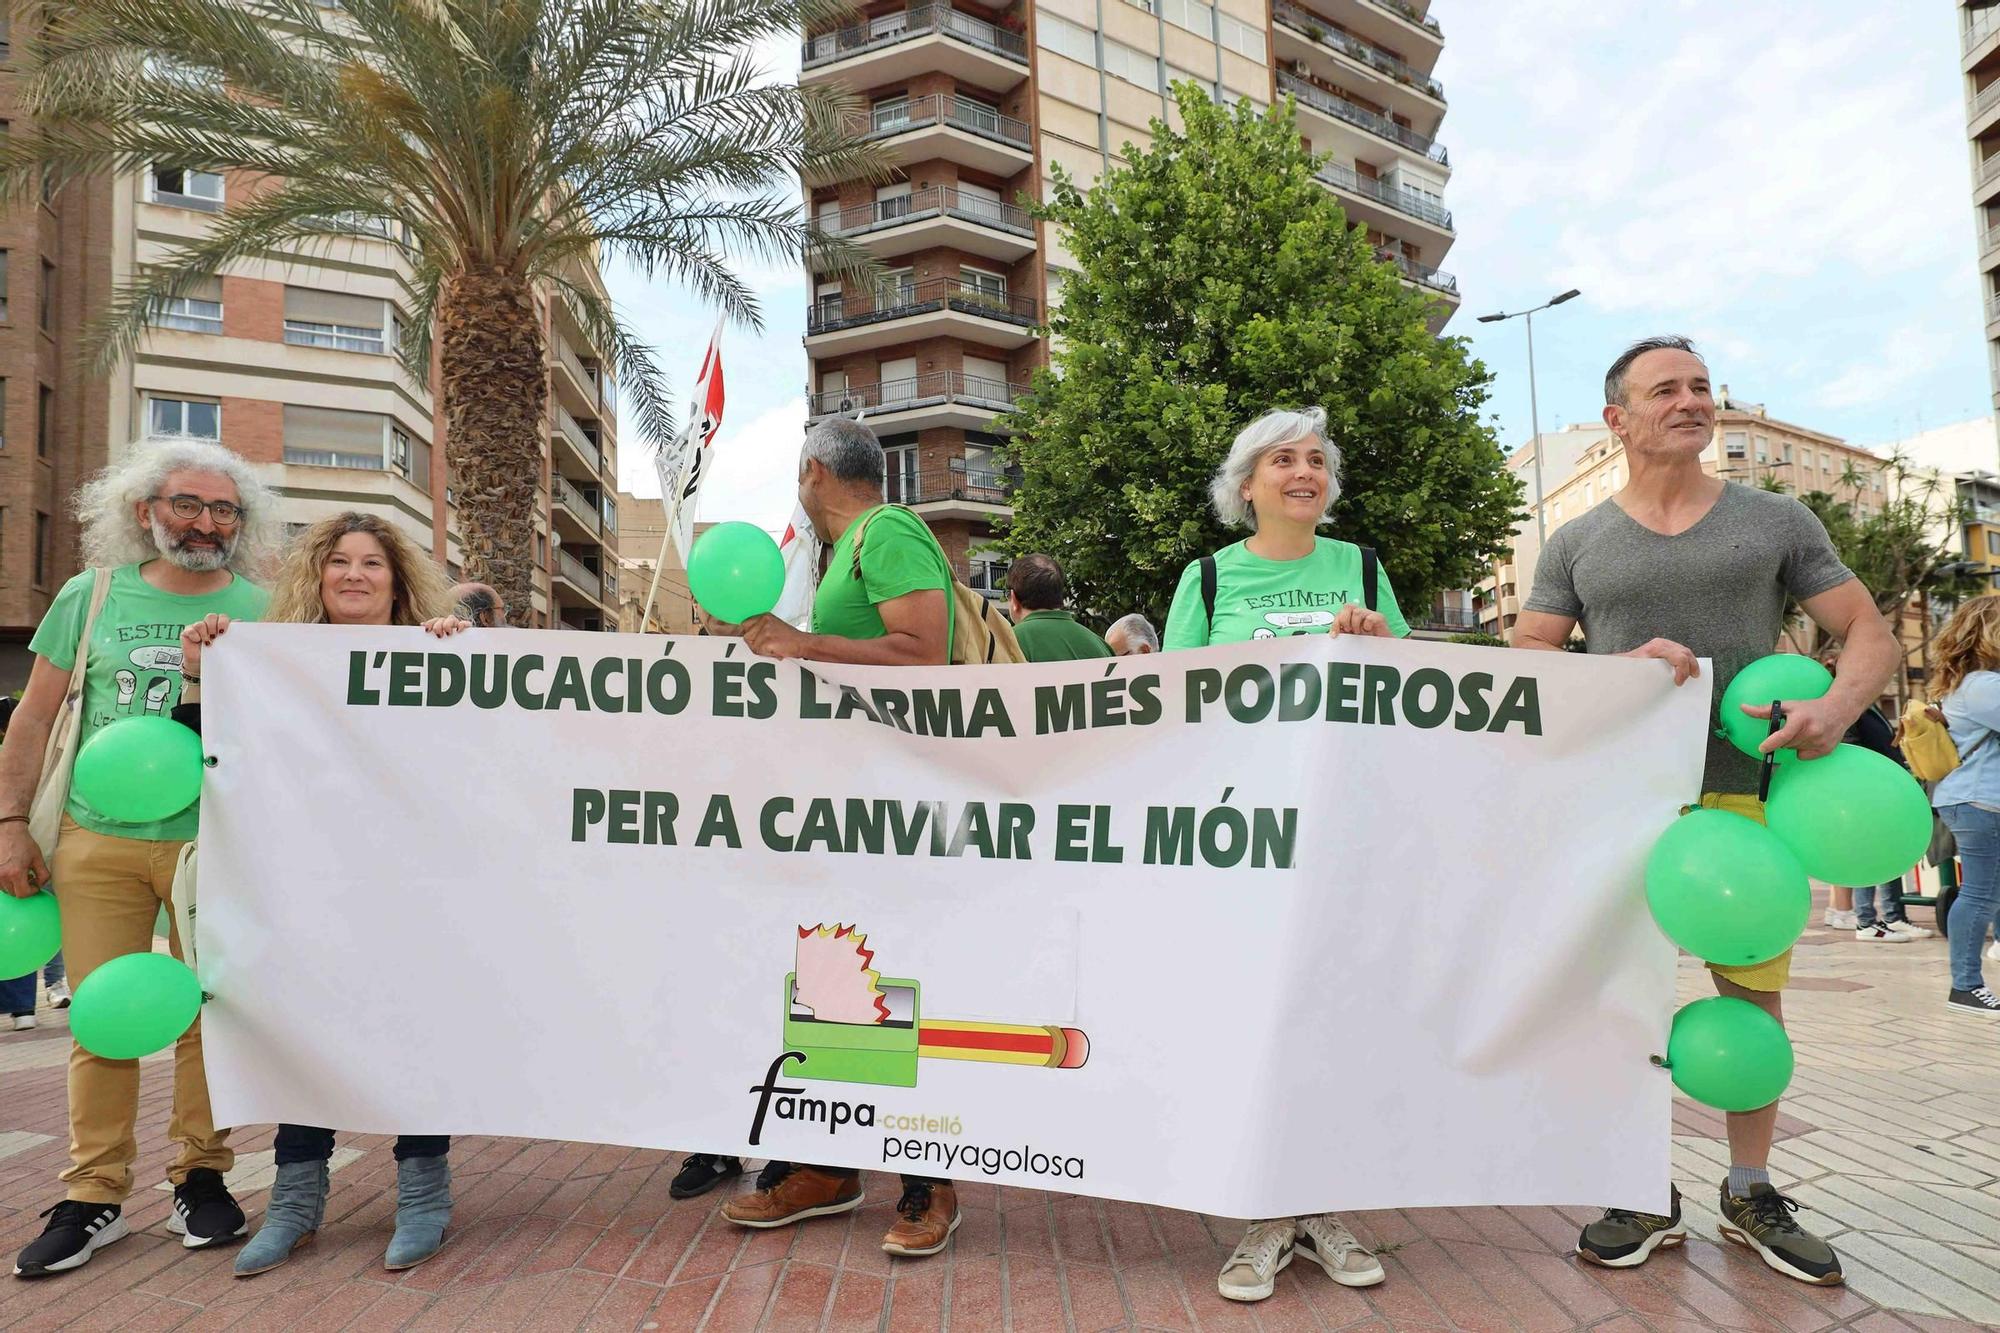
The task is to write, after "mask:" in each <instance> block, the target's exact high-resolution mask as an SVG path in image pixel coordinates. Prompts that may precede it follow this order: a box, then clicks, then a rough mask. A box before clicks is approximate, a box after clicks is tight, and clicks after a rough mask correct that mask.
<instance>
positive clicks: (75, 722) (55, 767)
mask: <svg viewBox="0 0 2000 1333" xmlns="http://www.w3.org/2000/svg"><path fill="white" fill-rule="evenodd" d="M110 588H111V571H110V570H108V569H100V570H98V571H97V580H96V583H95V584H94V585H93V586H92V588H91V591H90V614H89V615H87V616H85V617H84V618H83V633H82V634H80V635H78V636H77V640H76V665H75V667H73V668H72V669H71V671H70V673H69V691H68V693H66V694H65V695H63V704H62V712H61V713H60V714H59V715H58V716H57V717H56V718H55V720H54V721H53V722H51V723H50V724H49V743H48V748H47V749H45V750H43V751H42V777H41V781H40V782H38V783H37V784H36V785H35V800H34V804H32V805H30V806H29V807H28V834H29V836H31V837H32V838H34V840H35V845H36V846H37V847H39V848H41V849H42V859H43V860H45V861H49V862H51V863H53V862H54V861H55V859H56V840H57V838H59V837H60V836H61V835H62V820H63V810H64V809H65V808H66V807H67V806H68V805H69V775H70V770H71V769H73V768H74V767H75V766H76V748H77V747H76V743H77V738H78V736H79V735H81V734H82V731H83V675H84V668H85V667H86V666H87V665H88V664H89V661H90V632H91V631H92V630H93V629H95V628H96V627H97V613H98V612H100V611H102V610H103V609H104V595H105V593H106V592H108V591H109V590H110Z"/></svg>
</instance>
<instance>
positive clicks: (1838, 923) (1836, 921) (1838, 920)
mask: <svg viewBox="0 0 2000 1333" xmlns="http://www.w3.org/2000/svg"><path fill="white" fill-rule="evenodd" d="M1826 924H1827V925H1828V926H1830V927H1832V928H1833V929H1834V930H1854V929H1856V928H1858V927H1859V926H1860V925H1861V922H1860V921H1859V920H1857V919H1856V918H1855V915H1854V913H1853V912H1851V911H1850V912H1839V911H1835V910H1834V909H1833V908H1831V907H1829V908H1827V909H1826Z"/></svg>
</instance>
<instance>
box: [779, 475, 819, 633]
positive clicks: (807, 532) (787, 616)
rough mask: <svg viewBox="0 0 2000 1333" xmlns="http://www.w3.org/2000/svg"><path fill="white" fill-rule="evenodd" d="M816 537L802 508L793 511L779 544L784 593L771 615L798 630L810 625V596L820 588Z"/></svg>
mask: <svg viewBox="0 0 2000 1333" xmlns="http://www.w3.org/2000/svg"><path fill="white" fill-rule="evenodd" d="M819 548H820V541H819V534H818V533H817V532H814V531H813V525H812V521H811V520H810V519H808V518H807V517H806V510H805V506H804V505H799V506H798V507H797V508H795V509H793V510H792V521H791V522H790V523H789V524H788V525H786V527H785V535H784V537H783V538H782V539H781V540H780V541H779V542H778V551H779V553H780V554H782V555H783V556H784V557H785V590H784V591H783V592H781V593H779V594H778V605H777V609H776V610H774V611H772V613H771V614H772V615H774V616H776V617H777V618H778V619H780V620H782V621H784V622H786V623H787V624H789V625H792V626H794V627H796V628H798V629H806V628H808V627H809V626H810V624H811V622H812V603H813V593H814V592H815V591H816V590H817V589H818V587H819Z"/></svg>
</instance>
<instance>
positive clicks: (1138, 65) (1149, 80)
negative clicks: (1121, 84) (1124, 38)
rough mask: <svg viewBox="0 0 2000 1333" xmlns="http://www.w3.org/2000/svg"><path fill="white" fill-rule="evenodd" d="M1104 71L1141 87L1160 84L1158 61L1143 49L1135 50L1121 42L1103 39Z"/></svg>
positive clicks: (1155, 86) (1153, 86)
mask: <svg viewBox="0 0 2000 1333" xmlns="http://www.w3.org/2000/svg"><path fill="white" fill-rule="evenodd" d="M1104 72H1105V73H1106V74H1109V75H1110V76H1111V77H1112V78H1114V79H1123V80H1125V82H1127V83H1136V84H1138V85H1139V86H1140V87H1141V88H1158V87H1159V86H1160V62H1159V61H1157V60H1155V59H1154V58H1153V57H1151V56H1149V55H1147V54H1146V53H1145V52H1144V51H1139V50H1135V49H1134V48H1132V47H1129V46H1127V45H1125V44H1124V43H1123V42H1114V41H1112V40H1111V39H1110V38H1109V37H1107V38H1105V39H1104Z"/></svg>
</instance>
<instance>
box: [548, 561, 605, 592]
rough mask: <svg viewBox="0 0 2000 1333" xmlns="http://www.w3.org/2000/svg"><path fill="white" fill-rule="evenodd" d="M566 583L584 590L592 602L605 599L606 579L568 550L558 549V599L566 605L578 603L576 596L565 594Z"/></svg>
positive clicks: (581, 590)
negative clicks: (565, 595)
mask: <svg viewBox="0 0 2000 1333" xmlns="http://www.w3.org/2000/svg"><path fill="white" fill-rule="evenodd" d="M565 583H567V584H569V585H570V586H571V587H573V588H575V589H577V590H578V591H580V592H582V593H583V594H584V595H585V596H587V597H588V598H589V599H590V600H591V601H592V602H596V603H602V602H603V600H604V581H603V580H602V579H600V578H599V577H598V576H597V572H596V571H595V570H593V569H591V568H590V566H588V565H586V564H584V563H583V561H581V560H579V559H577V558H576V557H575V556H573V555H571V554H570V553H569V552H568V551H557V552H556V599H557V600H558V601H560V602H563V603H565V604H566V605H572V606H573V605H576V604H577V602H576V599H575V598H573V597H568V598H566V597H564V596H563V592H564V589H563V585H564V584H565Z"/></svg>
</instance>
